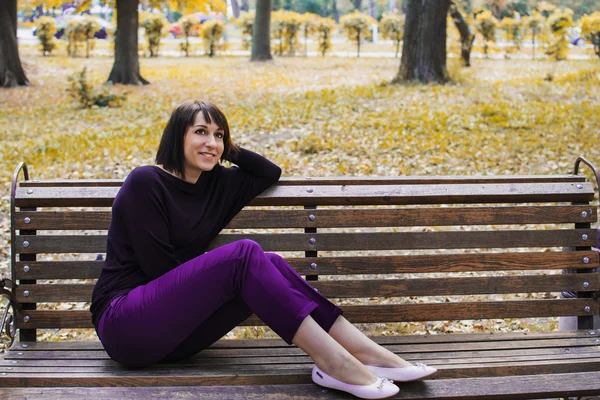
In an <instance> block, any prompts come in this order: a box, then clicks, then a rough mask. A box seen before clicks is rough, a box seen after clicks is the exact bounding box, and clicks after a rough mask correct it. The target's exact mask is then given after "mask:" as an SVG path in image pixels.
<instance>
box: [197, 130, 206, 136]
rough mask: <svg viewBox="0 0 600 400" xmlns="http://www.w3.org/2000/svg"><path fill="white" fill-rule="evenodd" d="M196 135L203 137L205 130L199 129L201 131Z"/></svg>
mask: <svg viewBox="0 0 600 400" xmlns="http://www.w3.org/2000/svg"><path fill="white" fill-rule="evenodd" d="M196 133H198V134H201V135H203V134H204V130H202V129H199V130H197V131H196Z"/></svg>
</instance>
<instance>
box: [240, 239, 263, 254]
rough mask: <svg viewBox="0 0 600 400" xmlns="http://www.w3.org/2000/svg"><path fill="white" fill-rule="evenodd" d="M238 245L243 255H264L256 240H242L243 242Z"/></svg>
mask: <svg viewBox="0 0 600 400" xmlns="http://www.w3.org/2000/svg"><path fill="white" fill-rule="evenodd" d="M236 244H237V249H238V250H239V251H240V253H242V254H245V253H255V252H260V253H264V251H263V249H262V247H260V244H258V243H256V242H255V241H254V240H250V239H242V240H238V241H237V242H236Z"/></svg>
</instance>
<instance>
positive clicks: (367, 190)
mask: <svg viewBox="0 0 600 400" xmlns="http://www.w3.org/2000/svg"><path fill="white" fill-rule="evenodd" d="M577 186H580V187H581V189H579V188H578V187H577ZM118 189H119V188H118V187H38V188H32V189H27V188H19V189H17V193H16V200H15V204H16V206H17V207H71V206H76V207H110V206H111V205H112V201H113V199H114V197H115V195H116V193H117V192H118ZM593 199H594V189H593V187H592V185H591V183H589V182H585V183H578V184H576V183H511V184H503V183H498V184H486V183H481V184H479V183H478V184H462V183H457V184H440V185H385V186H365V185H355V186H354V185H350V186H345V185H331V186H318V187H311V186H281V185H276V186H273V187H271V188H269V189H267V190H266V191H264V192H263V193H261V194H260V195H258V196H257V197H256V198H255V199H254V200H253V201H252V202H251V203H250V205H255V206H268V205H279V206H293V205H296V206H307V205H317V206H318V205H323V206H324V205H350V206H351V205H402V204H442V203H443V204H458V203H527V202H535V203H541V202H588V201H592V200H593Z"/></svg>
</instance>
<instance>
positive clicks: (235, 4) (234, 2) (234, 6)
mask: <svg viewBox="0 0 600 400" xmlns="http://www.w3.org/2000/svg"><path fill="white" fill-rule="evenodd" d="M231 10H232V11H233V18H239V17H240V4H239V3H238V2H237V0H231Z"/></svg>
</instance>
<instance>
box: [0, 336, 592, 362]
mask: <svg viewBox="0 0 600 400" xmlns="http://www.w3.org/2000/svg"><path fill="white" fill-rule="evenodd" d="M582 338H585V339H593V340H600V329H596V330H589V331H588V330H585V331H583V330H572V331H550V332H502V333H453V334H439V335H425V334H420V335H419V334H415V335H402V336H371V339H372V340H373V341H375V342H376V343H379V344H381V345H384V346H389V345H407V349H411V348H412V346H414V345H429V344H439V343H451V344H460V343H467V342H469V343H471V342H473V343H491V342H494V343H492V344H489V345H488V347H489V348H493V349H497V345H496V343H495V342H507V341H509V342H518V343H523V342H527V341H529V342H535V341H538V343H543V344H542V345H541V347H543V348H547V347H548V346H547V343H548V340H551V341H552V342H553V343H555V344H557V345H559V346H562V347H565V346H568V344H564V345H561V343H562V342H561V340H568V339H582ZM539 341H542V342H539ZM575 343H577V341H575ZM591 343H592V344H593V345H595V344H596V343H597V342H595V341H594V342H591ZM260 348H286V349H289V348H290V346H289V345H288V344H287V343H285V342H284V341H283V340H282V339H236V340H228V339H223V340H219V341H217V342H216V343H214V344H212V345H211V347H210V350H218V349H238V350H241V351H245V350H247V349H260ZM102 349H103V347H102V344H101V343H100V342H99V341H97V340H92V341H88V340H73V341H61V342H15V343H13V345H12V346H11V347H10V349H9V350H8V352H7V354H8V355H9V356H8V357H9V358H10V354H12V353H14V352H28V351H42V352H46V351H73V350H76V351H79V350H83V351H88V350H93V351H98V350H102ZM594 349H595V350H596V351H600V348H598V347H594ZM204 355H205V352H202V353H201V355H200V356H204Z"/></svg>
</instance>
